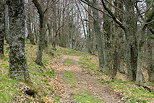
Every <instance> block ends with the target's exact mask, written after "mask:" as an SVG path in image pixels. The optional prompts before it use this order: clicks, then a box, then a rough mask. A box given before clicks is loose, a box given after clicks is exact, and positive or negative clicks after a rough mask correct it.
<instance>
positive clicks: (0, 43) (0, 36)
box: [0, 0, 5, 57]
mask: <svg viewBox="0 0 154 103" xmlns="http://www.w3.org/2000/svg"><path fill="white" fill-rule="evenodd" d="M4 11H5V7H4V1H3V0H2V1H0V24H1V25H0V57H2V56H4V33H5V32H4V31H5V29H4V28H5V26H4V23H5V20H4V17H5V16H4Z"/></svg>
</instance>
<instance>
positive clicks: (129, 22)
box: [124, 0, 138, 81]
mask: <svg viewBox="0 0 154 103" xmlns="http://www.w3.org/2000/svg"><path fill="white" fill-rule="evenodd" d="M135 3H136V0H125V1H124V4H125V17H124V18H125V27H126V31H125V35H126V41H125V44H126V53H125V54H126V55H125V56H126V65H127V72H128V78H129V79H130V80H133V81H135V80H136V71H137V55H138V54H137V52H138V51H137V36H136V31H137V17H136V14H135V10H134V7H135Z"/></svg>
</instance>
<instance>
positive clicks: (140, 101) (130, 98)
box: [99, 79, 154, 103]
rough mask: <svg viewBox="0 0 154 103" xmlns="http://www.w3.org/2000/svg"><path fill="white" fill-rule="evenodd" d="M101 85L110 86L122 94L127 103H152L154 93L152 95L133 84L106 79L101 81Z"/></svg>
mask: <svg viewBox="0 0 154 103" xmlns="http://www.w3.org/2000/svg"><path fill="white" fill-rule="evenodd" d="M99 81H100V83H101V84H103V85H104V84H108V85H109V86H110V87H111V88H112V89H113V90H115V91H118V92H121V93H122V96H123V97H124V98H123V99H124V100H125V101H126V103H152V101H153V100H154V93H150V92H149V91H147V90H145V89H144V88H142V87H138V86H137V85H135V83H133V82H129V81H122V80H121V79H119V80H109V81H106V80H105V79H100V80H99Z"/></svg>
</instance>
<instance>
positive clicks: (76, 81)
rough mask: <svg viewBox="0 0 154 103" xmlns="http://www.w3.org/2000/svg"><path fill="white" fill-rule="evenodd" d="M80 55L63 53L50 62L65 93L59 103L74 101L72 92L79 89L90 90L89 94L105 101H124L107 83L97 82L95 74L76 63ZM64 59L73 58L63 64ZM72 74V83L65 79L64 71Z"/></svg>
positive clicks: (115, 102)
mask: <svg viewBox="0 0 154 103" xmlns="http://www.w3.org/2000/svg"><path fill="white" fill-rule="evenodd" d="M80 58H81V57H80V56H69V55H63V56H61V57H60V58H59V59H57V60H56V63H54V64H52V66H53V68H55V71H56V74H57V79H58V81H60V82H61V83H62V84H61V85H63V86H64V88H65V93H64V94H62V95H61V97H62V99H61V103H75V102H74V100H73V93H75V92H78V91H80V90H86V91H88V92H90V94H91V96H93V97H95V98H99V99H101V100H103V101H104V102H105V103H124V102H123V101H122V100H121V99H120V96H119V95H118V94H117V93H116V92H114V91H113V90H112V89H110V88H109V87H107V85H102V84H100V83H99V82H98V77H97V76H91V75H89V74H86V73H85V72H83V71H82V70H83V68H81V67H80V66H79V65H78V61H79V59H80ZM66 59H71V60H73V63H72V64H71V65H64V63H63V61H64V60H66ZM66 72H69V73H72V74H73V83H68V82H67V81H66V79H65V78H66V77H65V73H66Z"/></svg>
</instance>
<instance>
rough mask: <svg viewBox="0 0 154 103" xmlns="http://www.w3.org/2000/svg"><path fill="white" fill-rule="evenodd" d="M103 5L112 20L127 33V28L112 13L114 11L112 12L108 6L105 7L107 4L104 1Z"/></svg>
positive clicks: (102, 0)
mask: <svg viewBox="0 0 154 103" xmlns="http://www.w3.org/2000/svg"><path fill="white" fill-rule="evenodd" d="M101 2H102V4H103V7H104V9H105V10H106V11H107V12H108V13H109V15H110V16H111V17H112V19H113V20H114V21H115V22H116V23H117V24H118V25H119V26H120V27H121V28H122V29H123V30H124V31H126V28H125V27H124V25H123V24H122V23H121V22H120V20H118V19H117V18H116V17H115V15H114V14H113V13H112V11H110V10H109V9H108V8H107V7H106V5H105V2H104V0H101Z"/></svg>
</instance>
